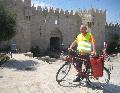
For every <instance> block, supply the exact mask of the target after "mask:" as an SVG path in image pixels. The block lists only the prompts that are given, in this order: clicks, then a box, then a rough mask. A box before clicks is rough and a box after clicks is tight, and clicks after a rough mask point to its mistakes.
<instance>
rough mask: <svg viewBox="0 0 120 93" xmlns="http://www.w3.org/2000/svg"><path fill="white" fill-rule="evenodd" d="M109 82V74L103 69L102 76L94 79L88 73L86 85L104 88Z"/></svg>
mask: <svg viewBox="0 0 120 93" xmlns="http://www.w3.org/2000/svg"><path fill="white" fill-rule="evenodd" d="M109 80H110V72H109V70H108V69H107V68H106V67H103V76H102V77H97V78H96V77H94V76H92V75H91V73H89V75H88V83H89V84H90V85H92V86H96V87H97V86H98V87H104V86H105V85H107V84H108V83H109Z"/></svg>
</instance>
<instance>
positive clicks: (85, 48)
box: [76, 32, 91, 53]
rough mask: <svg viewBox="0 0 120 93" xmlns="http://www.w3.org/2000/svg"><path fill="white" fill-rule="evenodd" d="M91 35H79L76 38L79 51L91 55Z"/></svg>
mask: <svg viewBox="0 0 120 93" xmlns="http://www.w3.org/2000/svg"><path fill="white" fill-rule="evenodd" d="M90 36H91V33H89V32H87V34H86V36H83V35H82V34H79V35H78V36H77V38H76V40H77V44H78V46H77V50H78V51H79V52H83V53H90V52H91V43H90V42H89V39H90Z"/></svg>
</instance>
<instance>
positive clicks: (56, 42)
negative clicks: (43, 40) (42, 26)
mask: <svg viewBox="0 0 120 93" xmlns="http://www.w3.org/2000/svg"><path fill="white" fill-rule="evenodd" d="M50 50H51V51H55V52H57V51H59V50H60V38H59V37H51V38H50Z"/></svg>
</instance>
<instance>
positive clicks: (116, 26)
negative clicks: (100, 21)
mask: <svg viewBox="0 0 120 93" xmlns="http://www.w3.org/2000/svg"><path fill="white" fill-rule="evenodd" d="M105 26H106V27H108V28H111V27H112V28H120V24H118V23H116V24H112V23H109V24H108V23H106V24H105Z"/></svg>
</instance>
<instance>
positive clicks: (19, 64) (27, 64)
mask: <svg viewBox="0 0 120 93" xmlns="http://www.w3.org/2000/svg"><path fill="white" fill-rule="evenodd" d="M37 64H38V63H37V62H34V61H32V60H27V61H24V60H19V61H18V60H14V59H12V60H10V61H8V62H6V63H5V64H3V65H2V68H3V69H4V68H11V69H15V70H23V71H24V70H26V71H33V70H36V67H35V66H36V65H37Z"/></svg>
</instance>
